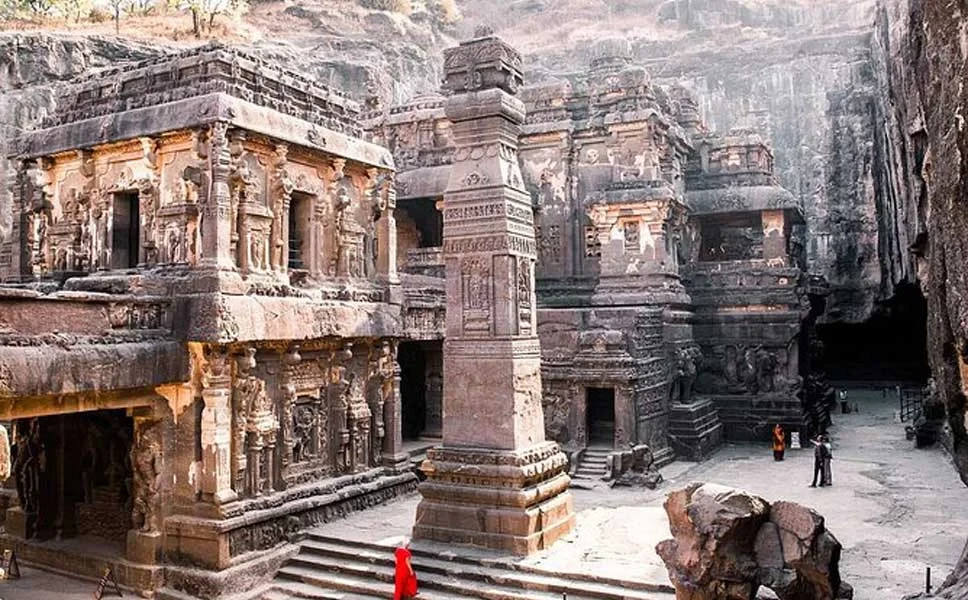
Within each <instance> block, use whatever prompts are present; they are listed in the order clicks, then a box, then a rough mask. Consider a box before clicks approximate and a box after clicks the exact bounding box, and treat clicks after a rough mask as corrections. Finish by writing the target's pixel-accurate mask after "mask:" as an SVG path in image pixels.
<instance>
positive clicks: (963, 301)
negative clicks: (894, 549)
mask: <svg viewBox="0 0 968 600" xmlns="http://www.w3.org/2000/svg"><path fill="white" fill-rule="evenodd" d="M874 49H875V52H874V69H875V72H876V73H877V74H878V76H879V77H880V78H881V87H882V90H883V93H882V94H881V95H880V97H879V98H878V107H877V111H878V115H879V118H878V123H879V124H881V125H882V127H881V128H879V130H878V139H879V147H880V150H879V151H880V153H881V156H882V158H883V161H884V169H883V179H882V181H881V185H882V186H884V187H885V188H886V190H887V192H888V193H887V194H885V198H888V199H889V202H888V203H887V204H886V205H885V206H883V207H882V211H881V215H882V218H883V220H884V222H885V223H888V222H890V220H891V219H893V222H894V223H899V224H903V223H906V224H907V228H908V234H909V239H910V240H911V242H912V246H913V250H914V254H915V256H916V262H917V274H918V278H919V282H920V286H921V290H922V291H923V293H924V294H925V296H926V297H927V302H928V336H927V338H928V354H929V360H930V363H931V371H932V374H933V376H934V379H935V382H936V386H937V395H938V397H939V399H940V401H942V402H943V403H944V406H945V409H946V412H947V416H948V419H947V421H948V427H949V428H950V437H949V442H950V444H951V450H952V454H953V456H954V460H955V464H956V465H957V467H958V470H959V472H960V473H961V477H962V480H964V481H965V483H966V484H968V434H966V429H968V410H966V408H968V406H966V396H968V130H966V125H965V117H964V114H965V107H966V104H968V90H966V89H965V86H964V85H963V82H964V81H965V79H966V77H968V4H966V3H965V2H964V0H961V1H959V2H942V1H941V0H884V1H883V2H882V3H881V5H880V6H879V7H878V14H877V21H876V27H875V46H874ZM936 597H939V598H950V599H955V598H965V597H968V547H966V549H965V552H964V553H963V554H962V557H961V560H960V562H959V565H958V567H957V568H956V569H955V571H954V572H953V573H952V574H951V576H950V577H949V578H948V579H947V580H946V581H945V583H944V585H943V586H942V589H940V590H939V591H938V593H937V596H936Z"/></svg>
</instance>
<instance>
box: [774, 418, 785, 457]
mask: <svg viewBox="0 0 968 600" xmlns="http://www.w3.org/2000/svg"><path fill="white" fill-rule="evenodd" d="M785 450H786V434H785V433H783V426H782V425H780V424H779V423H777V424H776V427H774V428H773V460H783V453H784V451H785Z"/></svg>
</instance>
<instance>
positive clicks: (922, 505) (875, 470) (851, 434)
mask: <svg viewBox="0 0 968 600" xmlns="http://www.w3.org/2000/svg"><path fill="white" fill-rule="evenodd" d="M850 398H851V401H852V403H853V402H854V401H857V402H859V404H860V408H861V412H860V413H859V414H850V415H835V424H834V426H833V427H832V428H831V430H830V433H831V436H832V438H833V444H834V462H833V480H834V485H833V487H831V488H827V489H822V488H810V487H808V485H809V483H810V477H811V475H812V450H810V449H804V450H799V451H797V450H790V451H788V452H787V457H786V460H784V461H783V462H780V463H777V462H774V461H773V455H772V452H771V449H770V448H769V445H768V444H764V445H762V446H756V445H733V444H728V445H726V446H724V447H723V448H722V450H720V451H719V452H718V453H717V454H716V455H715V456H714V457H713V458H712V459H710V460H708V461H706V462H704V463H701V464H695V463H684V462H677V463H673V464H672V465H669V466H668V467H666V468H665V469H663V475H664V477H665V478H666V481H665V482H664V483H663V484H662V486H661V487H660V488H659V489H658V490H654V491H649V490H646V491H640V490H628V489H614V490H612V489H608V488H607V487H604V486H603V487H597V488H595V489H591V490H583V489H574V490H573V494H574V499H575V508H576V511H577V512H578V527H577V529H576V531H575V532H573V533H572V534H571V535H569V536H568V537H567V538H565V539H564V540H562V541H561V542H560V543H558V544H557V545H556V546H555V547H554V548H552V549H551V550H550V551H547V552H544V553H541V554H539V555H537V556H534V557H531V558H529V559H527V562H528V563H530V564H533V565H536V566H540V567H542V568H546V569H549V570H556V571H572V572H594V573H597V574H599V575H605V576H612V577H621V578H634V579H639V580H645V581H651V582H662V583H668V575H667V574H666V570H665V567H664V566H663V564H662V562H661V560H659V558H658V557H657V556H656V554H655V544H656V543H657V542H658V541H660V540H662V539H665V538H666V537H668V536H669V526H668V521H667V519H666V516H665V512H664V511H663V509H662V502H663V500H664V498H665V494H666V493H668V491H670V490H672V489H677V488H680V487H683V486H684V485H686V484H688V483H690V482H692V481H707V482H714V483H719V484H723V485H728V486H732V487H738V488H742V489H746V490H749V491H751V492H753V493H755V494H758V495H761V496H763V497H764V498H766V499H768V500H780V499H784V500H792V501H794V502H800V503H802V504H805V505H807V506H810V507H812V508H814V509H816V510H817V511H818V512H820V514H822V515H824V517H825V518H826V519H827V526H828V528H829V529H830V530H831V531H832V532H833V533H834V535H836V536H837V538H838V539H839V540H840V541H841V543H842V544H843V545H844V554H843V559H842V566H841V572H842V574H843V577H844V579H845V580H846V581H847V582H849V583H850V584H852V585H853V586H854V590H855V596H854V597H855V599H856V600H891V599H898V600H899V599H900V598H901V597H902V596H903V595H905V594H908V593H914V592H918V591H921V590H922V589H923V585H924V583H923V582H924V570H925V567H927V566H930V567H931V568H932V571H933V573H934V583H935V586H937V585H938V584H940V583H941V581H942V580H943V578H944V577H945V576H946V575H947V573H948V571H949V570H950V569H951V567H952V566H953V564H954V562H955V560H956V559H957V558H958V555H959V553H960V552H961V549H962V547H963V546H964V544H965V536H966V534H968V488H966V487H965V486H964V485H963V484H962V483H961V481H960V480H959V479H958V476H957V474H956V472H955V470H954V467H953V466H952V465H951V463H950V461H949V460H948V458H947V456H946V455H945V454H944V452H943V450H941V449H940V448H932V449H928V450H917V449H915V448H914V447H913V442H909V441H907V440H905V439H904V425H903V424H900V423H896V422H895V421H894V411H895V409H896V408H897V407H896V404H895V403H894V401H893V399H887V400H885V399H884V398H883V397H882V394H881V393H880V392H863V391H859V390H857V391H851V393H850ZM418 501H419V496H411V497H409V498H404V499H401V500H399V501H397V502H394V503H391V504H388V505H386V506H382V507H378V508H375V509H371V510H369V511H366V512H363V513H359V514H357V515H354V516H352V517H351V518H349V519H346V520H344V521H340V522H336V523H332V524H329V525H326V526H325V527H323V528H322V529H323V531H324V532H325V533H327V534H329V535H333V536H340V537H344V538H348V539H357V540H365V541H379V542H383V543H387V544H393V543H395V542H396V541H398V540H399V539H400V538H401V537H403V536H405V535H408V534H409V531H410V528H411V526H412V524H413V519H414V514H415V511H416V507H417V503H418ZM415 545H416V546H428V547H432V548H434V549H436V550H444V548H442V547H440V546H437V545H432V544H426V543H422V542H415ZM447 550H449V551H452V552H453V551H457V552H460V553H467V554H470V553H475V551H472V550H464V549H460V548H457V547H450V548H447ZM32 583H35V584H36V585H37V586H42V587H37V588H32V587H31V584H32ZM93 587H94V585H93V584H92V583H91V582H75V581H74V580H69V579H66V578H61V577H52V576H49V575H47V574H42V573H40V572H38V571H34V570H29V571H26V572H25V577H24V578H23V579H21V580H20V581H17V582H0V600H74V599H75V598H78V599H79V598H81V597H85V598H89V597H90V594H91V592H92V591H93Z"/></svg>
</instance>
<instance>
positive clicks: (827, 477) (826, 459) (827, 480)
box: [820, 436, 834, 486]
mask: <svg viewBox="0 0 968 600" xmlns="http://www.w3.org/2000/svg"><path fill="white" fill-rule="evenodd" d="M822 440H823V445H822V447H823V450H824V452H823V482H821V484H820V485H822V486H823V485H828V486H829V485H833V484H834V480H833V475H832V474H831V473H830V459H832V458H833V457H834V453H833V448H832V447H831V445H830V438H829V437H827V436H822Z"/></svg>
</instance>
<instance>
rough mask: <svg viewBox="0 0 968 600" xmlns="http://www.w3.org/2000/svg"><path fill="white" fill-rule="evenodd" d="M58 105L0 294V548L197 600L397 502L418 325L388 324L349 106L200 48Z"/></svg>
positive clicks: (384, 207) (389, 298)
mask: <svg viewBox="0 0 968 600" xmlns="http://www.w3.org/2000/svg"><path fill="white" fill-rule="evenodd" d="M58 106H59V107H60V109H59V110H58V111H57V112H55V113H53V114H51V115H50V117H49V119H48V120H47V121H46V122H45V123H44V124H43V126H42V127H41V128H39V129H37V130H35V131H31V132H28V133H26V134H24V135H23V136H22V139H21V140H20V147H19V153H18V155H17V159H18V160H19V161H20V163H19V164H20V171H19V177H18V180H17V182H16V187H15V189H14V190H13V192H14V195H15V198H16V208H15V214H14V224H15V231H14V236H13V240H14V241H13V243H11V244H10V246H9V247H7V248H4V257H5V258H4V263H3V264H2V270H0V273H2V276H3V278H4V281H6V282H7V283H6V284H5V285H3V286H2V287H0V315H2V317H0V413H2V418H3V419H5V420H7V421H10V422H12V429H13V432H14V434H13V438H14V440H15V443H16V446H15V452H16V458H15V460H14V465H13V471H14V476H13V477H12V478H11V482H10V485H9V486H8V488H9V489H8V494H7V496H5V497H6V498H8V500H9V504H10V508H8V509H7V510H6V515H5V517H6V518H5V531H6V533H5V534H4V535H3V537H2V544H3V545H4V547H11V546H12V547H14V548H16V549H17V551H18V553H19V555H20V558H21V560H29V561H33V562H41V563H46V564H52V565H53V564H56V565H57V566H58V567H59V568H62V569H68V570H74V571H79V572H84V573H86V574H88V575H94V576H100V573H101V569H103V568H104V567H105V566H108V565H113V566H114V569H115V573H116V575H117V577H118V578H119V580H120V582H121V583H122V585H129V586H131V587H134V588H137V589H141V590H153V589H158V588H163V589H165V590H171V591H173V592H181V593H187V594H190V595H192V596H197V597H203V598H209V597H216V596H218V595H219V594H220V593H221V592H222V591H223V590H238V589H240V587H239V586H247V585H250V584H252V583H254V582H257V581H258V580H259V579H260V578H265V577H269V576H271V575H272V573H273V572H274V571H275V569H276V568H277V567H278V565H279V564H280V563H281V562H282V561H283V560H284V559H285V558H286V557H287V556H288V555H289V554H291V553H292V551H293V550H292V548H293V547H292V546H291V545H290V544H288V543H287V542H288V541H289V536H290V535H292V534H293V533H295V532H297V531H299V530H301V529H303V528H305V527H308V526H311V525H312V524H314V523H318V522H322V521H325V520H329V519H331V518H334V517H337V516H339V515H342V514H345V512H347V511H349V510H355V509H359V508H363V507H364V506H367V505H370V504H373V503H375V502H379V501H382V500H386V499H388V498H391V497H393V496H395V495H397V494H400V493H403V492H410V491H412V490H413V489H415V487H416V476H415V475H414V474H413V473H412V472H411V471H410V470H409V463H408V461H407V455H406V453H404V452H403V449H402V441H401V404H400V369H399V365H398V362H397V360H396V357H397V352H398V347H399V341H400V340H401V339H404V338H405V325H404V324H405V323H409V324H411V329H412V327H413V326H415V325H414V324H419V323H423V322H424V321H423V320H422V319H424V318H425V317H421V316H416V317H414V316H406V315H405V312H406V311H405V309H404V307H403V301H404V294H403V291H402V286H401V282H400V279H399V278H398V276H397V260H396V253H397V250H396V225H395V222H394V208H395V202H396V200H395V196H394V193H395V190H394V185H393V176H394V173H393V160H392V157H391V155H390V153H389V152H388V151H387V150H385V149H384V148H381V147H379V146H377V145H374V144H371V143H367V142H364V141H363V140H362V139H361V138H362V130H361V128H360V124H359V122H358V120H357V114H358V110H359V109H358V107H357V105H356V104H355V103H354V102H352V101H350V100H348V99H347V98H346V97H344V96H342V95H341V94H339V93H337V92H335V91H333V90H329V89H325V88H322V87H320V86H318V85H316V84H315V83H313V82H311V81H309V80H307V79H305V78H303V77H301V76H299V75H298V74H296V73H293V72H288V71H286V70H285V69H282V68H279V67H277V66H274V65H269V64H264V63H261V62H259V61H257V60H255V59H252V58H250V57H248V56H246V55H244V54H240V53H238V52H235V51H232V50H228V49H226V48H223V47H218V46H206V47H203V48H201V49H198V50H192V51H189V52H187V53H185V54H182V55H174V56H171V57H167V58H164V59H160V60H155V61H152V62H146V63H142V64H136V65H133V66H127V67H123V68H119V69H116V70H113V71H108V72H103V73H97V74H95V75H92V76H91V77H89V78H87V79H85V80H82V81H78V82H77V83H76V84H74V85H72V86H70V87H69V88H67V89H66V90H65V91H64V95H63V97H62V98H60V100H59V102H58ZM418 292H419V290H418ZM418 295H419V294H418ZM419 310H420V309H418V312H419ZM429 314H430V316H431V317H433V313H432V312H430V313H429ZM435 331H436V330H435ZM414 337H427V338H430V337H433V336H432V335H430V334H428V335H422V336H421V335H414ZM75 536H82V537H85V536H87V537H89V536H97V537H98V538H99V539H101V540H104V541H105V544H100V545H96V549H97V550H96V551H92V550H91V546H90V545H83V544H80V542H78V544H77V545H71V543H70V539H71V538H74V537H75ZM87 537H85V539H87ZM50 539H63V540H66V541H65V542H64V543H61V544H58V545H57V546H56V548H54V547H52V546H50V545H49V544H46V543H45V541H46V540H50Z"/></svg>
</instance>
